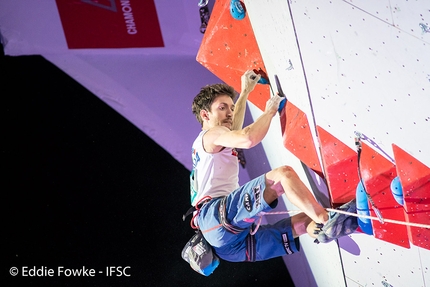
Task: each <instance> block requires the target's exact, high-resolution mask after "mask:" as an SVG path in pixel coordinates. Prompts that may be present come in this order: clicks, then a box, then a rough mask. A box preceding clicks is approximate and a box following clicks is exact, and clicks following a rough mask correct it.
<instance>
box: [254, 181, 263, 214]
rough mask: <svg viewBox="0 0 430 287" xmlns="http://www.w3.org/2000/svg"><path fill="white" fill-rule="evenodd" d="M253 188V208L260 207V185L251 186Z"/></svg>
mask: <svg viewBox="0 0 430 287" xmlns="http://www.w3.org/2000/svg"><path fill="white" fill-rule="evenodd" d="M253 190H254V198H255V208H257V209H258V208H260V205H261V200H260V198H261V189H260V186H256V187H254V188H253Z"/></svg>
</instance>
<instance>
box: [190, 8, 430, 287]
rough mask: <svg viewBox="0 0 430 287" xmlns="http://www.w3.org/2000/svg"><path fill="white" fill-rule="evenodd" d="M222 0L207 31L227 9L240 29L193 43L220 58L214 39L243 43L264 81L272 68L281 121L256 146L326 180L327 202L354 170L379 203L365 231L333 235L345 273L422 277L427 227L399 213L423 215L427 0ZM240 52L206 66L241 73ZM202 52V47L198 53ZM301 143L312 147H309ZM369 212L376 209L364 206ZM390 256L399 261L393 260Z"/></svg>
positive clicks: (353, 183)
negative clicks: (278, 143)
mask: <svg viewBox="0 0 430 287" xmlns="http://www.w3.org/2000/svg"><path fill="white" fill-rule="evenodd" d="M229 3H230V2H229V1H221V0H218V1H217V2H216V6H218V7H221V8H222V9H221V10H219V11H217V12H218V13H216V14H215V10H214V13H213V14H212V15H213V16H212V19H211V21H213V23H217V24H214V27H212V29H213V31H214V32H213V33H212V34H210V36H209V37H212V36H213V35H214V34H217V33H220V32H219V31H220V28H222V27H224V28H223V30H228V29H227V28H225V25H224V24H220V23H224V22H222V21H221V22H216V21H217V20H213V18H216V19H218V18H221V17H224V19H228V23H230V24H229V25H232V26H235V27H239V26H240V27H241V29H242V30H241V33H239V34H234V31H230V32H231V33H227V34H223V35H222V36H220V37H219V40H218V42H212V43H208V42H203V44H202V47H201V49H200V51H203V50H208V49H209V51H211V52H212V53H214V54H217V53H219V54H218V56H219V57H221V58H222V55H223V54H225V53H226V51H225V48H224V49H223V47H227V46H228V47H230V50H231V48H232V47H234V46H238V47H241V51H244V50H246V49H247V47H251V48H252V51H253V52H254V56H255V57H256V58H258V61H257V63H258V66H259V67H263V69H264V70H265V72H267V74H268V76H269V79H270V82H271V83H274V75H275V74H276V75H278V77H279V79H280V81H281V84H282V88H283V91H284V92H285V94H286V95H287V98H288V100H289V104H288V105H287V108H286V109H285V110H284V111H288V112H285V113H283V114H281V115H280V122H281V126H280V129H281V130H280V131H278V132H280V133H281V134H282V135H283V139H282V144H283V146H282V148H283V149H284V150H282V148H281V149H276V150H275V149H273V148H272V149H270V150H268V149H265V151H266V154H267V156H268V158H269V161H270V158H279V157H280V154H283V153H285V152H286V151H285V150H287V152H291V153H293V154H294V155H295V156H296V157H297V158H298V159H299V160H301V161H302V162H304V163H305V164H306V165H307V166H308V167H309V168H311V169H313V171H314V172H315V173H316V174H318V175H320V176H321V178H323V180H324V181H325V182H326V183H327V187H328V192H329V197H330V202H331V205H332V206H337V205H339V204H341V203H343V202H346V201H348V200H350V199H351V198H354V197H355V195H356V189H357V185H358V183H359V182H360V175H361V179H362V183H363V185H364V187H365V188H366V191H367V192H368V193H369V194H370V196H371V198H372V200H373V202H374V203H375V206H376V207H377V210H379V212H380V214H381V218H380V220H372V229H373V230H372V233H371V234H364V233H363V232H361V231H358V232H357V233H356V234H354V235H352V236H350V237H347V238H343V239H342V240H339V248H340V251H341V252H340V254H341V257H342V265H343V272H344V277H345V282H344V284H345V285H347V286H368V285H372V286H373V285H375V286H380V285H384V286H390V285H392V286H429V285H430V278H429V276H430V275H429V272H430V271H429V266H430V264H429V259H428V258H430V251H429V250H430V245H429V244H430V230H429V229H428V228H420V227H411V226H408V223H410V224H424V225H426V226H428V224H430V205H429V204H430V203H429V201H430V200H429V196H430V168H429V166H430V148H428V143H427V142H428V141H429V140H430V132H428V131H430V112H429V107H430V70H428V64H427V63H429V62H430V28H429V27H430V26H429V22H430V3H429V2H428V1H425V0H419V1H412V2H411V1H399V0H394V1H378V3H374V2H373V1H372V2H371V1H341V0H337V1H333V0H332V1H318V3H317V4H316V3H315V2H313V1H285V0H266V1H255V0H245V1H244V4H245V7H246V13H247V16H246V17H245V18H244V19H243V20H235V19H233V18H232V17H231V15H229V13H228V5H229ZM214 15H216V16H214ZM229 16H230V17H229ZM223 25H224V26H223ZM232 26H229V27H232ZM208 30H209V29H208ZM230 30H231V29H230ZM244 31H248V32H247V35H250V33H251V32H253V37H255V40H256V42H257V48H255V46H254V44H252V45H248V46H247V44H245V43H244V41H243V35H244ZM226 42H228V44H227V45H226ZM214 51H218V52H214ZM248 53H249V51H248ZM203 54H205V55H206V57H207V55H208V53H207V52H203ZM241 56H242V54H238V53H236V54H234V55H233V57H230V58H228V59H227V62H226V61H224V62H222V61H217V62H216V64H212V66H213V67H215V68H216V67H218V66H221V65H223V68H226V67H227V68H228V66H229V65H237V67H236V68H235V69H236V70H240V69H242V73H243V71H244V70H245V69H247V66H249V65H252V63H253V62H252V61H251V62H250V61H249V60H247V59H243V58H241ZM202 57H203V56H202V55H201V54H200V53H199V56H198V60H199V59H201V58H202ZM243 60H244V62H243ZM205 65H206V64H205ZM206 66H207V65H206ZM209 66H210V65H209ZM208 68H209V69H211V68H210V67H208ZM215 68H212V69H213V70H214V71H215ZM216 72H218V73H219V74H217V76H219V77H220V78H222V79H223V80H225V81H226V82H227V83H229V84H232V85H233V84H235V83H234V81H232V77H231V76H230V78H229V77H225V76H224V77H223V75H232V71H231V70H229V69H224V71H220V70H218V71H216ZM240 74H241V73H239V75H237V74H236V75H234V77H236V79H238V78H239V77H240ZM235 88H236V89H238V86H237V84H236V86H235ZM260 88H261V89H265V88H266V87H265V86H261V87H260ZM272 88H274V89H276V86H275V85H272ZM269 94H270V93H269V92H267V90H266V91H265V90H263V92H261V91H259V94H258V96H257V97H258V99H255V98H250V101H251V102H252V103H254V104H255V106H257V107H259V108H260V109H262V107H263V101H262V100H261V99H264V101H265V100H266V99H267V98H268V96H269ZM291 107H293V112H292V111H291V109H290V110H288V108H291ZM253 115H254V117H256V116H258V115H259V112H258V111H257V112H256V111H254V113H253ZM293 127H294V128H293ZM357 135H358V136H357ZM269 137H271V136H270V135H269ZM357 137H358V138H359V141H360V143H361V146H362V149H361V157H360V158H359V157H358V153H357V146H356V140H355V139H356V138H357ZM271 139H272V138H271ZM293 139H295V140H293ZM309 154H311V155H313V154H315V156H311V158H310V159H309V158H306V157H307V156H309ZM284 164H287V162H286V163H284ZM358 169H359V170H360V173H358ZM395 179H399V182H400V188H401V189H402V191H403V196H402V197H403V202H402V204H400V203H398V202H397V201H396V200H395V199H394V197H393V194H392V187H391V184H392V183H393V181H394V180H395ZM314 192H315V191H314ZM316 192H317V193H318V191H316ZM316 196H317V194H316ZM317 198H318V196H317ZM368 203H370V202H368ZM369 214H370V215H371V216H374V217H376V216H377V214H376V213H375V210H374V209H372V208H370V207H369ZM383 218H387V219H393V220H396V221H399V222H401V223H402V222H403V224H394V223H387V222H384V221H383ZM333 244H335V243H333ZM305 248H309V250H312V252H309V253H307V255H306V256H307V258H308V261H309V262H310V265H312V266H313V263H314V262H319V263H320V264H325V263H324V260H326V257H325V258H324V257H323V256H318V255H321V254H318V253H319V252H321V251H318V250H315V248H314V247H311V246H309V245H306V244H305ZM305 252H306V249H305ZM332 256H333V257H336V255H335V254H334V253H333V254H332ZM320 258H324V260H323V259H320ZM399 258H400V260H402V261H406V262H407V263H408V264H407V268H405V266H402V265H401V264H400V265H399V264H397V263H394V262H398V260H399ZM311 262H313V263H311ZM317 265H318V264H317ZM320 266H321V265H320ZM289 268H290V266H289ZM292 268H293V267H292ZM311 268H312V267H311ZM357 270H360V272H358V271H357ZM290 273H292V272H291V271H290ZM312 273H313V275H314V277H315V278H319V280H316V281H317V282H323V281H324V280H325V279H326V278H325V277H326V276H327V275H326V274H324V273H323V272H321V270H318V269H317V268H312ZM364 273H365V274H366V278H362V277H363V276H362V275H363V274H364ZM320 280H322V281H320Z"/></svg>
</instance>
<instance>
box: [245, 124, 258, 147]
mask: <svg viewBox="0 0 430 287" xmlns="http://www.w3.org/2000/svg"><path fill="white" fill-rule="evenodd" d="M242 139H243V141H242V144H241V148H243V149H250V148H252V147H254V146H256V145H257V144H259V143H260V142H261V138H259V137H258V136H256V135H254V134H253V133H252V132H251V129H249V128H245V129H244V130H243V138H242Z"/></svg>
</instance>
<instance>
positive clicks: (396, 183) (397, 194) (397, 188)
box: [390, 176, 404, 205]
mask: <svg viewBox="0 0 430 287" xmlns="http://www.w3.org/2000/svg"><path fill="white" fill-rule="evenodd" d="M390 187H391V192H392V193H393V196H394V199H395V200H396V201H397V203H398V204H400V205H403V204H404V200H403V188H402V184H401V183H400V178H399V177H398V176H396V177H395V178H394V179H393V180H392V181H391V185H390Z"/></svg>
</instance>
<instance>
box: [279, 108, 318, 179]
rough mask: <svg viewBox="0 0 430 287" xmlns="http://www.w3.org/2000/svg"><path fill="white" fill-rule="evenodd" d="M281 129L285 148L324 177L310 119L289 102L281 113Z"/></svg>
mask: <svg viewBox="0 0 430 287" xmlns="http://www.w3.org/2000/svg"><path fill="white" fill-rule="evenodd" d="M281 128H282V136H283V141H284V146H285V148H286V149H288V150H289V151H290V152H291V153H292V154H294V155H295V156H296V157H297V158H298V159H300V160H301V161H302V162H303V163H304V164H305V165H306V166H308V167H309V168H311V169H312V170H314V171H315V172H316V173H318V175H319V176H321V177H323V172H322V168H321V164H320V162H319V159H318V154H317V150H316V147H315V143H314V140H313V137H312V134H311V130H310V127H309V122H308V118H307V117H306V114H305V113H304V112H302V111H301V110H300V109H299V108H297V107H296V106H295V105H294V104H292V103H291V102H289V101H288V102H287V104H286V105H285V108H284V109H283V110H282V113H281Z"/></svg>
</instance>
